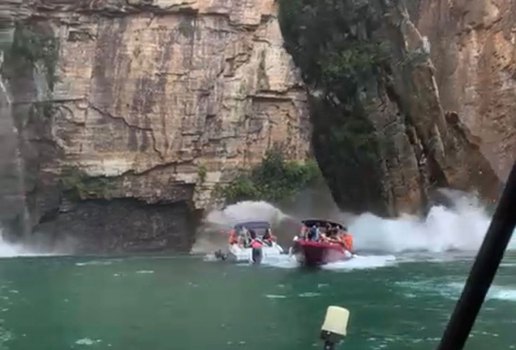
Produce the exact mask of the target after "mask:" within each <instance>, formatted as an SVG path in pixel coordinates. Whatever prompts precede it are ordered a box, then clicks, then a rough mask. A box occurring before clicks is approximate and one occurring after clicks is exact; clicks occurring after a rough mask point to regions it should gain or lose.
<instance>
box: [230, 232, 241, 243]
mask: <svg viewBox="0 0 516 350" xmlns="http://www.w3.org/2000/svg"><path fill="white" fill-rule="evenodd" d="M238 238H239V237H238V234H237V232H236V230H235V229H232V230H231V231H230V232H229V238H228V243H229V245H233V244H238Z"/></svg>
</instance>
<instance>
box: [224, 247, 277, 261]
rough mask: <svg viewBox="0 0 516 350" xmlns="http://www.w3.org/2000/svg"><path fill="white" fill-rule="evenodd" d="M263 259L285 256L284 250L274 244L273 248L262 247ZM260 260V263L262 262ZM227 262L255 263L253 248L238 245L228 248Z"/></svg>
mask: <svg viewBox="0 0 516 350" xmlns="http://www.w3.org/2000/svg"><path fill="white" fill-rule="evenodd" d="M260 249H261V259H264V260H267V259H268V258H276V257H279V256H280V255H281V254H283V248H282V247H281V246H280V245H279V244H276V243H274V244H273V245H272V246H270V247H269V246H262V247H261V248H260ZM261 259H260V261H261ZM227 260H229V261H234V262H255V261H253V248H242V247H239V246H238V245H237V244H232V245H230V246H229V247H228V253H227Z"/></svg>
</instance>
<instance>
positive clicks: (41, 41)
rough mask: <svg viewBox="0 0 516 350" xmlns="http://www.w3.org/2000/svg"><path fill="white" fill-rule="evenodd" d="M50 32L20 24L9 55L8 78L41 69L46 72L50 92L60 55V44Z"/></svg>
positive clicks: (54, 80) (5, 73)
mask: <svg viewBox="0 0 516 350" xmlns="http://www.w3.org/2000/svg"><path fill="white" fill-rule="evenodd" d="M49 32H51V31H50V30H44V28H40V27H38V26H37V25H36V24H30V23H18V24H16V27H15V31H14V40H13V43H12V46H11V49H10V50H9V51H8V54H7V64H6V65H5V66H6V67H9V69H8V71H7V72H3V75H5V76H6V77H7V78H15V77H16V76H17V75H20V74H22V75H24V74H27V72H32V70H33V69H35V68H39V67H41V68H42V69H43V70H44V73H45V77H46V81H47V84H48V87H49V89H50V90H52V89H53V88H54V84H55V82H56V79H57V75H56V64H57V59H58V54H59V42H58V40H57V38H55V37H54V36H53V34H51V33H49Z"/></svg>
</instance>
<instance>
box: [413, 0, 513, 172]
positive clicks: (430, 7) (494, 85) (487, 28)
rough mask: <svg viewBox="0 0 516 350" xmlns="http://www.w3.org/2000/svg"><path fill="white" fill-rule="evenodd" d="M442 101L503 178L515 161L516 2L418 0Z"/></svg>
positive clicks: (416, 11)
mask: <svg viewBox="0 0 516 350" xmlns="http://www.w3.org/2000/svg"><path fill="white" fill-rule="evenodd" d="M415 3H417V6H415V8H414V11H413V18H414V22H415V23H416V25H417V27H418V28H419V30H420V31H421V33H422V35H425V36H427V37H428V39H429V41H430V43H431V47H432V51H431V56H432V61H433V62H434V65H435V67H436V80H437V85H438V86H439V92H440V98H441V103H442V106H443V108H444V110H445V111H453V112H455V113H457V115H458V116H459V118H460V120H461V121H462V122H463V123H464V124H465V125H466V126H467V127H468V128H469V130H470V131H471V134H472V136H474V138H475V140H476V142H478V143H479V145H480V149H481V151H482V153H483V154H484V156H485V157H486V158H487V159H488V160H489V162H490V164H491V167H492V168H493V169H494V170H495V171H496V173H497V175H498V177H499V178H500V179H502V180H503V181H505V179H506V178H507V176H508V173H509V170H510V169H511V167H512V164H513V163H514V161H516V114H515V113H514V110H515V108H514V106H515V101H516V75H515V72H516V49H515V42H516V3H515V2H514V1H511V0H478V1H466V0H453V1H448V0H446V1H444V0H419V1H416V2H415Z"/></svg>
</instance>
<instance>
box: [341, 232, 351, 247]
mask: <svg viewBox="0 0 516 350" xmlns="http://www.w3.org/2000/svg"><path fill="white" fill-rule="evenodd" d="M342 241H343V243H344V248H346V250H348V251H350V252H351V251H353V236H351V235H350V234H349V233H344V234H343V235H342Z"/></svg>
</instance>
